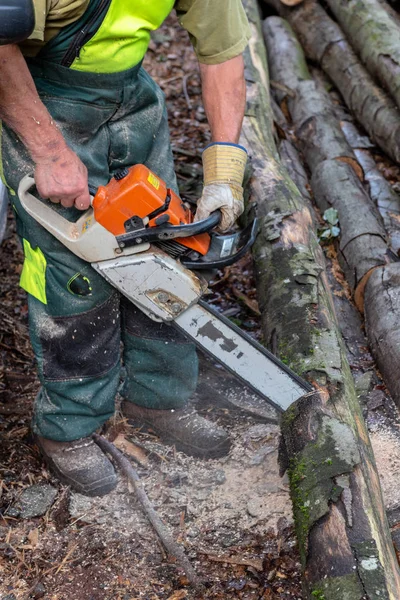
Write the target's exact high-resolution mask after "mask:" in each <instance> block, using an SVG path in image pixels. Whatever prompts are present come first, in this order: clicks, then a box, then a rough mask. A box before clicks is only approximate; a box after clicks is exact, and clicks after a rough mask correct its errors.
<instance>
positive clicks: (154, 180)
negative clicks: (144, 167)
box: [147, 173, 160, 190]
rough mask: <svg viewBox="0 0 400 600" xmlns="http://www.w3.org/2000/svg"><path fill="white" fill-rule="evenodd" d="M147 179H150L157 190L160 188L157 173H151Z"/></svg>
mask: <svg viewBox="0 0 400 600" xmlns="http://www.w3.org/2000/svg"><path fill="white" fill-rule="evenodd" d="M147 181H148V182H149V183H151V185H152V186H153V187H155V188H156V190H158V188H159V187H160V181H159V179H157V177H156V176H155V175H153V173H149V176H148V178H147Z"/></svg>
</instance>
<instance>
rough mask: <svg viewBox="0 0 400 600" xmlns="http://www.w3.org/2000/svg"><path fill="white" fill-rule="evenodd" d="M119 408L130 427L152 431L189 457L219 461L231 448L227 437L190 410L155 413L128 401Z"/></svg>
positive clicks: (209, 422) (220, 429) (218, 428)
mask: <svg viewBox="0 0 400 600" xmlns="http://www.w3.org/2000/svg"><path fill="white" fill-rule="evenodd" d="M121 408H122V413H123V415H124V416H125V417H127V419H128V422H129V423H130V424H131V425H134V426H135V427H141V426H142V427H144V428H145V429H147V430H149V429H151V430H152V431H154V432H155V433H156V434H157V435H159V436H160V438H161V439H162V441H163V442H165V443H167V444H173V445H174V446H175V447H176V449H177V450H180V451H182V452H184V453H185V454H188V455H190V456H197V457H199V458H219V457H220V456H225V455H226V454H228V452H229V449H230V447H231V441H230V438H229V434H228V433H227V432H226V431H225V430H224V429H222V427H218V425H215V423H212V422H211V421H208V420H207V419H203V417H200V416H199V415H198V414H197V412H196V411H195V410H193V409H192V408H188V407H186V408H179V409H173V410H156V409H153V408H144V407H143V406H137V404H133V403H132V402H127V401H124V402H123V403H122V407H121Z"/></svg>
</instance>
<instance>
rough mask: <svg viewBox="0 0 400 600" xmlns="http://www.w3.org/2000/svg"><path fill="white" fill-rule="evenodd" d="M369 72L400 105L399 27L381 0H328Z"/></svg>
mask: <svg viewBox="0 0 400 600" xmlns="http://www.w3.org/2000/svg"><path fill="white" fill-rule="evenodd" d="M327 3H328V5H329V8H330V9H331V11H332V12H333V14H334V15H335V17H336V19H337V21H338V22H339V24H340V25H341V27H342V29H343V31H344V32H345V33H346V35H347V38H348V39H350V40H351V45H352V46H353V48H355V50H356V51H357V53H358V55H359V56H360V58H361V60H362V62H363V63H364V64H365V66H366V67H367V69H368V71H369V72H370V73H371V75H373V76H374V77H375V79H377V80H378V81H380V83H381V84H382V86H383V87H384V88H385V89H386V90H387V91H388V92H389V93H390V94H391V96H392V97H393V98H394V100H395V102H396V104H397V106H399V107H400V44H399V37H400V26H399V24H398V22H397V21H396V20H395V19H393V17H392V16H391V15H390V14H389V12H388V11H387V10H385V8H384V6H383V3H382V2H380V1H379V0H347V1H346V2H338V1H337V0H327Z"/></svg>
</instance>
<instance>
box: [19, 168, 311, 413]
mask: <svg viewBox="0 0 400 600" xmlns="http://www.w3.org/2000/svg"><path fill="white" fill-rule="evenodd" d="M34 184H35V182H34V180H33V179H32V178H31V177H29V176H26V177H24V178H23V179H22V181H21V182H20V185H19V190H18V195H19V198H20V200H21V203H22V206H23V207H24V209H25V210H26V211H27V212H28V214H29V215H31V216H32V217H33V218H34V219H35V220H36V221H37V222H38V223H40V224H41V225H42V226H43V227H44V228H45V229H46V230H47V231H49V232H50V233H51V234H52V235H54V236H55V237H56V238H57V239H58V240H59V241H60V242H61V243H62V244H64V245H65V246H66V247H67V248H68V249H69V250H71V252H73V253H74V254H76V255H77V256H79V257H80V258H82V259H83V260H85V261H87V262H89V263H91V266H92V267H93V268H94V269H95V270H96V271H97V272H98V273H100V274H101V275H102V276H103V277H104V278H105V279H106V280H107V281H108V282H109V283H110V284H111V285H112V286H114V287H115V288H117V290H119V292H120V293H121V294H123V295H124V296H126V297H127V298H128V299H129V300H130V301H131V302H132V303H133V304H134V305H135V306H137V307H138V308H139V309H140V310H142V311H143V312H144V313H145V314H146V315H147V316H148V317H150V319H153V320H155V321H163V322H167V323H171V324H172V325H173V326H174V327H176V328H177V329H178V330H180V331H181V332H182V333H183V334H184V335H186V337H188V338H190V339H191V340H192V341H194V342H195V343H196V345H197V346H198V347H199V348H200V349H201V350H203V351H205V352H206V354H208V355H209V356H210V357H211V358H212V359H215V360H216V361H217V362H219V363H220V364H221V365H223V366H224V367H225V368H226V369H228V370H229V371H230V372H231V373H232V374H233V375H234V376H235V377H237V378H239V379H240V380H241V381H242V382H243V383H244V384H245V385H247V386H249V387H250V388H251V389H252V390H253V391H254V392H256V393H257V394H258V395H260V396H261V397H262V398H263V399H265V400H266V401H267V402H269V403H270V404H272V405H273V406H274V407H275V408H276V409H277V410H278V411H284V410H286V409H287V408H288V407H289V406H290V405H291V404H292V403H293V402H294V401H295V400H297V399H298V398H299V397H301V396H304V395H305V394H306V393H308V392H310V391H311V390H312V387H311V386H310V385H309V384H308V383H307V382H305V381H303V380H302V379H301V378H300V377H299V376H298V375H296V374H295V373H293V372H292V371H291V370H290V369H289V368H288V367H287V366H286V365H285V364H283V363H282V362H281V361H279V360H278V359H277V358H276V357H275V356H274V355H273V354H271V353H270V352H269V351H268V350H266V349H265V348H264V347H263V346H261V345H260V344H258V343H257V342H256V341H255V340H253V339H252V338H251V337H250V336H248V335H246V334H245V333H244V332H243V331H242V330H240V329H239V328H238V327H236V326H235V325H234V324H233V323H232V322H231V321H229V320H228V319H227V318H225V317H224V316H223V315H221V314H220V313H218V312H217V311H215V310H214V309H212V308H211V307H210V306H209V305H208V304H207V303H206V302H204V300H202V296H203V295H204V293H205V292H206V290H207V287H208V284H207V273H209V272H210V271H213V270H215V269H221V268H223V267H225V266H227V265H230V264H233V263H234V262H235V261H237V260H238V259H239V258H240V257H241V256H243V255H244V254H245V253H246V252H247V251H248V249H249V248H250V247H251V246H252V244H253V242H254V240H255V236H256V233H257V220H256V219H254V220H253V222H252V223H251V224H250V225H248V226H247V227H246V228H245V229H244V230H243V231H239V232H234V233H228V234H225V235H220V234H218V233H217V232H215V228H216V227H217V226H218V224H219V222H220V219H221V213H220V211H215V212H214V213H212V214H211V215H210V216H209V217H208V218H207V219H204V220H202V221H198V222H194V221H193V212H192V210H191V207H190V206H189V205H188V204H187V203H185V202H183V201H182V200H181V198H180V197H179V196H178V195H177V194H175V192H174V191H173V190H171V189H169V188H167V186H166V184H165V183H164V182H163V181H162V180H161V179H160V178H159V177H157V176H156V175H155V174H154V173H152V172H151V171H150V170H149V169H148V168H147V167H145V166H144V165H135V166H133V167H131V168H129V169H128V168H125V169H121V170H120V171H118V172H117V173H116V174H115V176H114V177H113V178H112V179H111V181H110V182H109V183H108V184H107V185H105V186H100V187H98V188H97V189H95V188H90V193H91V195H92V206H91V208H89V209H88V210H87V211H86V212H84V213H83V214H82V216H81V217H80V218H79V219H78V220H77V221H76V222H73V223H71V222H70V221H68V220H66V219H65V218H64V217H63V216H62V215H61V214H60V213H59V212H57V211H55V210H54V209H53V208H51V205H50V203H49V202H45V201H42V200H40V199H39V198H37V197H36V196H35V195H33V194H32V193H31V190H32V188H33V187H34Z"/></svg>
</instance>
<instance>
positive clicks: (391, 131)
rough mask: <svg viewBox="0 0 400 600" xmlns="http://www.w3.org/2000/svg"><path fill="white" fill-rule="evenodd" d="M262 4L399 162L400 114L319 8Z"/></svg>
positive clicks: (274, 2)
mask: <svg viewBox="0 0 400 600" xmlns="http://www.w3.org/2000/svg"><path fill="white" fill-rule="evenodd" d="M264 2H267V3H268V4H272V5H273V6H274V7H276V8H277V10H279V13H280V14H281V15H282V16H284V17H285V18H286V19H287V20H288V21H289V23H290V25H291V26H292V27H293V29H294V31H295V32H296V34H297V36H298V38H299V40H300V42H301V44H302V46H303V48H304V51H305V53H306V55H307V56H308V58H310V59H311V60H313V61H316V62H318V63H319V64H320V65H321V67H322V68H323V70H324V71H325V73H326V74H327V75H328V76H329V77H330V79H331V80H332V81H333V83H334V84H335V85H336V87H337V89H338V90H339V91H340V93H341V94H342V96H343V99H344V101H345V103H346V105H347V106H348V108H349V109H350V110H351V111H352V113H353V114H354V116H355V117H356V118H357V120H358V121H359V122H360V123H361V124H362V126H363V127H364V129H365V131H367V133H368V135H369V136H370V137H371V139H372V140H373V141H374V142H375V143H376V144H377V145H378V146H379V147H380V148H382V150H383V151H384V152H386V154H388V156H390V157H391V158H392V159H393V160H394V161H397V162H400V111H399V110H398V108H397V106H396V104H395V102H394V101H393V100H392V99H391V98H390V97H389V96H388V95H387V94H386V93H385V92H384V91H383V90H382V89H381V88H380V87H379V86H377V85H376V83H375V82H374V80H373V79H372V77H371V75H370V74H369V72H368V71H367V69H366V68H365V67H364V66H363V65H362V64H361V62H360V60H359V59H358V57H357V56H356V54H355V52H354V51H353V49H352V47H351V46H350V44H349V43H348V41H347V39H346V36H345V34H344V33H343V32H342V31H341V29H340V28H339V27H338V25H337V24H336V23H335V22H334V21H332V19H330V18H329V17H328V15H327V14H326V12H325V11H324V9H323V8H322V6H320V5H319V4H317V3H315V2H313V1H310V0H309V1H307V2H305V3H303V4H302V5H301V6H298V7H297V8H296V9H293V10H291V9H288V8H286V7H285V6H283V5H282V4H281V3H280V2H279V0H264ZM399 35H400V30H399Z"/></svg>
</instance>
